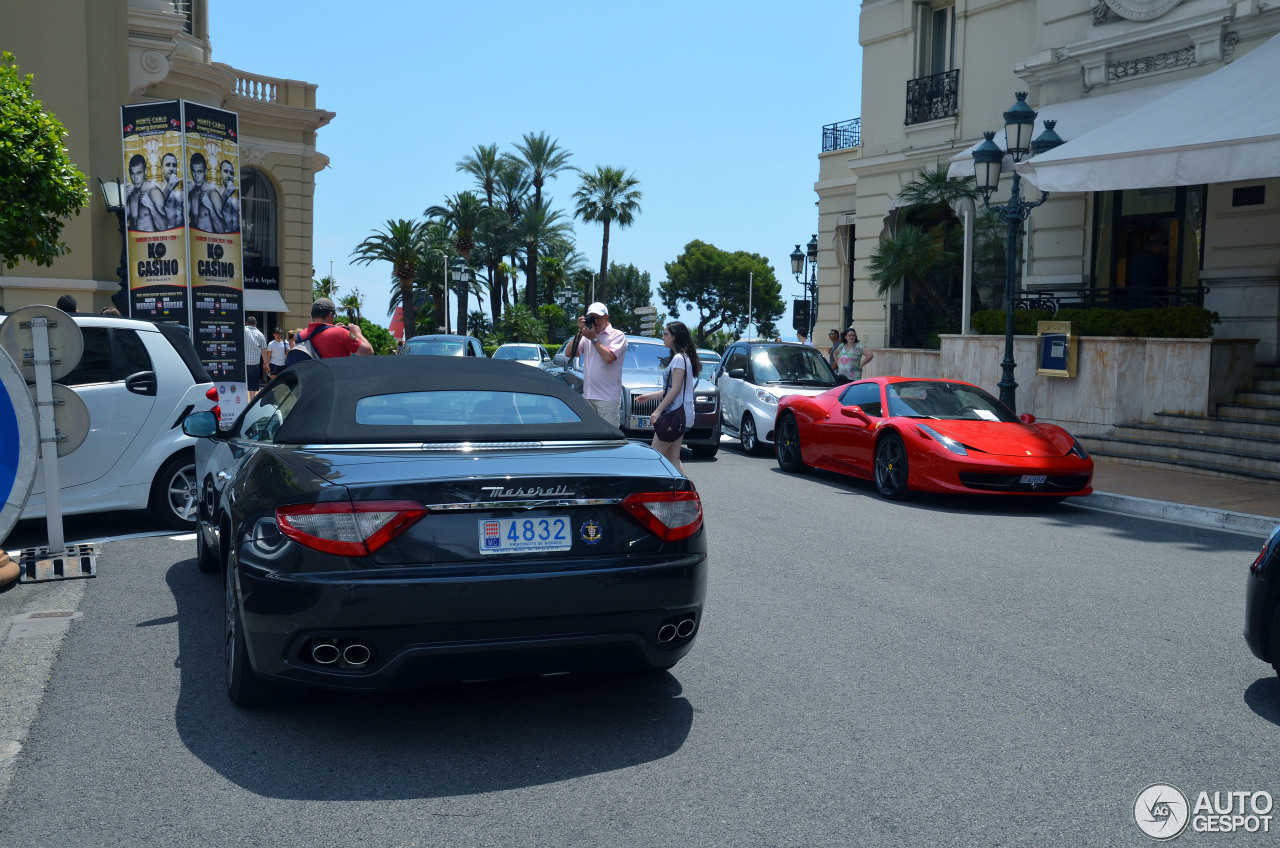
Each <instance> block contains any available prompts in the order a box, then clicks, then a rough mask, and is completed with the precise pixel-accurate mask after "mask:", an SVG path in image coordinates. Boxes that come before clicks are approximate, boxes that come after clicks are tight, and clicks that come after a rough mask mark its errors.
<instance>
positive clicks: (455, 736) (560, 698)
mask: <svg viewBox="0 0 1280 848" xmlns="http://www.w3.org/2000/svg"><path fill="white" fill-rule="evenodd" d="M166 581H167V583H168V585H169V588H170V590H171V591H172V592H173V596H174V598H175V600H176V601H177V607H178V631H179V653H178V666H179V669H180V679H181V691H180V693H179V696H178V706H177V715H176V725H177V728H178V733H179V735H180V736H181V738H182V740H183V743H184V744H185V745H186V746H187V747H188V748H189V749H190V750H191V752H192V753H194V754H195V755H196V756H197V757H199V758H200V759H201V760H202V761H204V762H205V763H206V764H207V765H208V766H209V767H210V768H212V769H214V770H215V771H217V772H218V773H219V774H221V775H222V776H223V777H225V778H226V779H228V780H230V781H232V782H234V783H236V784H238V785H240V786H242V787H244V788H245V789H248V790H250V791H252V792H255V793H257V794H259V795H263V796H265V797H272V798H292V799H305V800H340V801H356V800H360V801H363V800H386V799H406V798H435V797H442V796H451V795H466V794H470V793H479V792H493V791H496V790H503V789H514V788H520V787H526V786H534V785H539V784H545V783H554V782H556V781H562V780H568V779H571V778H576V777H582V776H584V775H590V774H598V773H602V772H608V771H612V770H615V769H621V768H627V767H629V766H634V765H637V764H640V763H644V762H649V761H652V760H657V759H661V758H662V757H666V756H669V755H671V754H673V753H675V752H676V751H678V750H679V749H680V747H681V746H682V745H683V744H684V740H685V739H686V738H687V737H688V735H689V731H690V728H691V726H692V723H693V708H692V707H691V706H690V704H689V702H688V700H687V699H685V698H683V697H681V691H682V690H681V687H680V684H679V682H678V681H677V680H676V679H675V678H674V677H673V676H672V675H670V674H666V673H662V674H653V675H635V676H618V677H609V676H564V677H551V678H532V679H520V680H513V681H502V682H492V683H479V684H459V685H452V686H436V687H432V688H429V689H423V690H418V691H413V692H401V693H382V694H360V695H355V694H346V693H333V692H318V691H317V692H313V693H310V694H309V696H308V697H307V698H306V699H305V700H303V701H302V702H301V703H297V704H293V705H289V706H282V707H277V708H274V709H268V710H260V711H245V710H240V709H238V708H236V707H234V706H232V705H231V703H230V702H229V701H228V700H227V697H226V690H225V688H224V684H223V676H222V675H223V670H222V615H223V611H222V593H221V589H220V586H219V582H218V581H219V578H218V577H216V576H213V575H207V574H201V573H200V572H199V571H198V570H197V569H196V566H195V561H194V560H184V561H182V562H178V563H176V564H174V565H173V566H172V567H171V568H170V569H169V570H168V572H167V574H166ZM147 623H148V624H149V623H153V622H147Z"/></svg>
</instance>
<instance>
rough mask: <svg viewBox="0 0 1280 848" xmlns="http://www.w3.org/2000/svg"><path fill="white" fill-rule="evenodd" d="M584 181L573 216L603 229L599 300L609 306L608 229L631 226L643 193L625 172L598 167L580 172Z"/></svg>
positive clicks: (577, 196) (579, 190) (621, 169)
mask: <svg viewBox="0 0 1280 848" xmlns="http://www.w3.org/2000/svg"><path fill="white" fill-rule="evenodd" d="M579 173H580V174H581V175H582V181H581V183H580V184H579V186H578V190H577V191H575V192H574V193H573V199H574V200H575V201H577V207H576V208H575V210H574V215H575V216H576V217H578V218H581V219H582V220H583V221H586V222H593V221H599V222H600V223H601V224H603V225H604V239H603V241H602V242H601V245H600V280H599V283H598V288H599V292H600V299H601V300H604V301H605V302H608V296H609V228H610V226H611V225H613V224H615V223H616V224H617V225H618V229H620V230H621V229H624V228H626V227H629V226H631V224H632V223H633V222H634V221H635V216H636V215H638V214H639V213H640V201H641V200H642V199H644V192H642V191H641V190H640V189H639V188H637V186H639V185H640V181H639V180H638V179H636V178H635V175H634V174H627V172H626V169H624V168H613V167H610V166H608V165H596V169H595V171H594V172H587V171H580V172H579Z"/></svg>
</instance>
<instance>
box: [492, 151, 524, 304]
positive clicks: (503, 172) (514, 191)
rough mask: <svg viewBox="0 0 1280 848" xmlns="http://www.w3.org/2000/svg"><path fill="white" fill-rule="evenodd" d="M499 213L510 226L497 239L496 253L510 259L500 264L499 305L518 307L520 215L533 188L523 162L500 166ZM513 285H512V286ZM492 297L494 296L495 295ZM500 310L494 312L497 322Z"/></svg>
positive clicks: (509, 160)
mask: <svg viewBox="0 0 1280 848" xmlns="http://www.w3.org/2000/svg"><path fill="white" fill-rule="evenodd" d="M497 185H498V209H499V210H500V211H502V212H504V213H505V214H506V226H505V227H502V228H501V229H499V230H498V231H497V232H496V233H495V235H494V242H493V245H492V249H493V251H494V253H495V254H497V255H498V256H499V257H502V256H507V257H510V261H509V262H499V264H498V271H497V278H496V280H495V282H496V283H497V284H498V288H499V291H498V301H499V303H501V304H503V305H505V304H515V303H516V301H517V298H516V296H515V291H514V289H515V282H514V281H515V278H516V269H518V268H519V267H520V261H519V258H518V257H517V255H516V254H517V252H518V251H519V250H520V245H521V242H520V239H519V223H520V211H521V210H522V209H524V205H525V203H526V201H527V199H528V197H529V190H530V189H531V188H532V187H533V184H532V182H531V181H530V179H529V169H528V167H527V166H526V165H525V163H524V162H523V161H521V160H520V159H518V158H516V157H515V156H510V155H507V156H503V157H502V161H501V162H500V163H499V165H498V174H497ZM508 284H510V285H508ZM491 296H492V295H491ZM499 311H500V310H496V309H495V310H494V311H493V315H494V318H495V319H496V318H497V316H498V315H499Z"/></svg>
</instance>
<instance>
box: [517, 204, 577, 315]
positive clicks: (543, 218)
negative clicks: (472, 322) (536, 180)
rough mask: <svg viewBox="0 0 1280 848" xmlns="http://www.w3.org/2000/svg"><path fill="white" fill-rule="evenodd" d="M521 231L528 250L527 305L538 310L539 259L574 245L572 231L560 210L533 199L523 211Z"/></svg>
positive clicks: (526, 275)
mask: <svg viewBox="0 0 1280 848" xmlns="http://www.w3.org/2000/svg"><path fill="white" fill-rule="evenodd" d="M518 232H519V237H520V241H521V243H523V244H524V247H525V265H524V283H525V284H524V303H525V306H527V307H529V309H530V311H532V310H535V309H537V308H538V299H539V298H538V288H537V287H538V267H537V263H538V257H539V255H540V254H543V253H554V252H555V251H557V250H559V249H560V248H561V246H563V245H565V244H566V243H571V239H572V234H573V229H572V227H571V226H570V224H569V222H568V221H566V220H564V214H563V213H562V212H560V210H558V209H551V208H549V207H548V206H546V205H539V204H538V201H536V200H530V201H529V202H528V203H526V204H525V206H524V209H522V210H521V212H520V221H519V224H518ZM551 294H552V293H548V295H547V298H546V299H547V301H550V300H551Z"/></svg>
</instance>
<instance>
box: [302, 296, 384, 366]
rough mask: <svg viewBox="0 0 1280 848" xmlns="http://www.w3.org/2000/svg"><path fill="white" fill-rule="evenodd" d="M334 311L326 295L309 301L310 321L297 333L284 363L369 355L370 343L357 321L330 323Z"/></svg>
mask: <svg viewBox="0 0 1280 848" xmlns="http://www.w3.org/2000/svg"><path fill="white" fill-rule="evenodd" d="M337 312H338V311H337V309H335V308H334V305H333V301H332V300H330V299H329V298H327V297H322V298H320V299H319V300H317V301H316V302H315V303H313V304H311V323H310V324H308V325H307V328H306V329H305V330H302V331H301V332H299V333H298V336H297V339H296V341H297V344H295V345H294V347H293V350H291V351H289V355H288V356H287V357H285V365H286V366H287V365H293V364H294V363H296V362H305V361H306V360H308V359H328V358H330V357H333V356H351V355H352V354H355V355H356V356H373V345H371V344H369V342H368V340H367V339H366V338H365V337H364V333H362V332H361V331H360V325H359V324H354V323H353V324H351V325H350V326H347V327H338V326H336V325H335V324H334V323H333V318H334V316H335V315H336V314H337ZM344 331H345V332H344Z"/></svg>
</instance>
